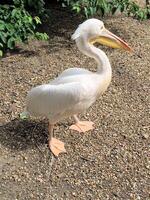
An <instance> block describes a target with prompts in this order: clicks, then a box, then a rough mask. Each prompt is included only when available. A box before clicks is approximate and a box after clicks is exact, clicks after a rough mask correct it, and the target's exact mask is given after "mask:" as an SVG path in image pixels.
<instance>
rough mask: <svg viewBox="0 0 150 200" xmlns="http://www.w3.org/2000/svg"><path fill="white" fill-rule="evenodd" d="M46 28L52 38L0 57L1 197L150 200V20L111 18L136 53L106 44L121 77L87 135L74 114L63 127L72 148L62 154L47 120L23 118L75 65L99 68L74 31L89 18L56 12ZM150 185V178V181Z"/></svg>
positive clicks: (98, 106) (59, 133)
mask: <svg viewBox="0 0 150 200" xmlns="http://www.w3.org/2000/svg"><path fill="white" fill-rule="evenodd" d="M50 19H51V20H49V21H48V23H47V24H46V26H45V27H44V28H43V29H44V30H45V31H46V32H48V33H49V36H50V39H49V41H48V42H41V41H30V42H29V44H26V45H20V46H19V48H18V50H17V51H15V52H14V53H9V54H7V56H6V57H4V58H3V59H2V60H1V61H0V71H1V84H0V90H1V131H0V143H1V149H0V155H1V156H0V172H1V183H0V188H1V189H0V195H1V197H0V199H1V200H41V199H42V200H53V199H57V200H61V199H68V200H73V199H75V200H80V199H82V200H84V199H85V200H90V199H91V200H109V199H110V200H115V199H116V200H148V199H150V193H149V191H150V188H149V185H148V179H149V178H150V163H149V160H148V153H149V152H148V151H149V149H148V143H149V132H150V131H149V129H150V124H149V119H148V118H149V111H148V103H149V102H148V101H149V99H148V88H149V87H150V85H149V83H150V82H149V81H150V80H149V78H150V74H149V71H150V22H149V21H144V22H140V21H137V20H135V19H132V18H126V17H109V18H105V19H104V22H105V26H106V27H107V28H108V29H109V30H110V31H112V32H113V33H115V34H117V35H118V36H120V37H121V38H123V39H125V40H126V41H127V42H128V43H129V44H130V46H132V47H133V49H134V52H133V53H132V54H131V53H127V52H123V51H120V50H114V49H110V48H107V47H101V48H102V49H103V50H104V51H105V52H106V53H107V55H108V57H109V59H110V61H111V64H112V68H113V79H112V83H111V85H110V87H109V89H108V90H107V92H106V93H105V94H104V95H103V96H102V97H101V98H100V99H99V100H97V102H96V103H95V104H94V105H93V106H92V107H91V108H90V109H89V110H88V111H87V113H85V114H82V115H81V118H82V119H89V120H92V121H93V122H94V123H95V129H94V130H93V131H90V132H88V133H86V134H84V135H83V134H79V133H76V132H74V131H72V130H69V125H71V123H72V119H68V120H65V121H63V122H60V123H59V124H57V126H56V127H55V137H57V138H60V139H61V140H62V141H64V142H65V146H66V149H67V154H61V155H60V156H59V158H58V159H56V158H54V157H53V156H52V154H51V153H50V151H49V149H48V147H47V133H48V130H47V121H46V120H42V119H30V120H27V121H22V120H20V119H19V113H21V112H22V111H23V110H24V108H25V97H26V94H27V92H28V91H29V90H30V89H31V88H32V87H33V86H36V85H39V84H42V83H47V82H48V81H49V80H50V79H53V78H54V77H56V76H57V75H58V74H59V73H60V72H62V71H63V70H64V69H67V68H69V67H73V66H80V67H86V68H88V69H90V70H95V69H96V68H95V67H96V65H95V63H94V61H93V60H92V59H90V58H87V57H85V56H84V55H82V54H81V53H80V52H79V51H78V49H77V47H76V45H75V44H74V42H73V41H71V39H70V36H71V34H72V33H73V31H74V30H75V28H76V27H77V25H78V24H79V23H80V22H82V19H79V18H78V17H76V16H72V15H70V14H69V13H66V12H64V11H62V10H58V9H54V10H52V11H51V18H50ZM149 183H150V182H149Z"/></svg>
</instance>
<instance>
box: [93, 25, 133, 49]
mask: <svg viewBox="0 0 150 200" xmlns="http://www.w3.org/2000/svg"><path fill="white" fill-rule="evenodd" d="M89 42H90V43H91V44H94V43H100V44H103V45H106V46H109V47H112V48H118V49H125V50H127V51H130V52H131V51H132V49H131V48H130V47H129V45H128V44H127V43H126V42H124V41H123V40H122V39H121V38H119V37H118V36H116V35H114V34H113V33H111V32H110V31H108V30H107V29H105V28H104V29H103V31H102V32H101V35H100V36H97V37H95V38H92V39H90V41H89Z"/></svg>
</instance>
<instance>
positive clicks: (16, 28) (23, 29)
mask: <svg viewBox="0 0 150 200" xmlns="http://www.w3.org/2000/svg"><path fill="white" fill-rule="evenodd" d="M38 24H41V21H40V18H39V17H37V16H36V17H32V16H31V15H30V14H29V13H28V12H27V11H26V10H25V9H24V7H23V6H22V7H15V6H10V5H0V56H2V55H3V53H4V52H5V51H6V50H7V49H14V48H15V44H16V42H25V41H27V40H28V38H29V37H35V38H37V39H44V40H46V39H48V35H47V34H46V33H39V32H36V31H35V29H36V26H37V25H38Z"/></svg>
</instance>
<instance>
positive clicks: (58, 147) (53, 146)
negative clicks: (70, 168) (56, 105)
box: [48, 123, 66, 156]
mask: <svg viewBox="0 0 150 200" xmlns="http://www.w3.org/2000/svg"><path fill="white" fill-rule="evenodd" d="M48 131H49V138H48V140H49V142H48V144H49V148H50V150H51V151H52V153H53V154H54V155H55V156H58V155H59V154H60V153H66V149H65V147H64V143H63V142H61V141H60V140H58V139H56V138H54V137H53V131H54V125H53V124H50V123H49V127H48Z"/></svg>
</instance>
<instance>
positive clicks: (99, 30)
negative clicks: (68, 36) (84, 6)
mask: <svg viewBox="0 0 150 200" xmlns="http://www.w3.org/2000/svg"><path fill="white" fill-rule="evenodd" d="M80 38H82V39H84V40H85V41H86V42H89V43H90V44H95V43H100V44H103V45H106V46H109V47H112V48H120V49H125V50H127V51H132V49H131V48H130V47H129V45H128V44H127V43H126V42H125V41H123V40H122V39H121V38H119V37H118V36H116V35H115V34H113V33H111V32H110V31H108V30H107V29H106V28H105V26H104V23H103V22H102V21H101V20H98V19H94V18H92V19H88V20H86V21H85V22H83V23H82V24H80V25H79V26H78V28H77V29H76V31H75V32H74V34H73V35H72V39H73V40H78V39H80Z"/></svg>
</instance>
